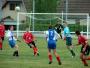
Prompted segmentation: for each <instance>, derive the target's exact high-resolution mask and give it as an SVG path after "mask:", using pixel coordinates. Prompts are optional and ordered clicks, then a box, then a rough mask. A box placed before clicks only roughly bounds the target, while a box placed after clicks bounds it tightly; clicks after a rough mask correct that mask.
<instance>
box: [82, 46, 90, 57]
mask: <svg viewBox="0 0 90 68" xmlns="http://www.w3.org/2000/svg"><path fill="white" fill-rule="evenodd" d="M83 48H84V46H82V47H81V53H83V54H84V55H89V52H90V46H89V45H88V46H87V47H86V50H85V51H84V52H83Z"/></svg>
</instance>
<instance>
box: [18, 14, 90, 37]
mask: <svg viewBox="0 0 90 68" xmlns="http://www.w3.org/2000/svg"><path fill="white" fill-rule="evenodd" d="M65 16H66V13H23V12H18V14H17V36H19V34H20V31H21V32H23V31H26V28H29V30H30V31H32V32H35V31H36V32H44V31H46V30H47V29H48V26H49V25H50V24H52V25H53V26H54V25H55V24H57V20H58V19H59V21H60V23H62V24H63V21H65ZM67 23H68V24H69V28H70V30H71V34H72V35H73V34H75V31H76V30H80V31H81V33H83V34H85V35H86V36H87V38H89V35H90V29H89V28H90V23H89V14H88V13H67Z"/></svg>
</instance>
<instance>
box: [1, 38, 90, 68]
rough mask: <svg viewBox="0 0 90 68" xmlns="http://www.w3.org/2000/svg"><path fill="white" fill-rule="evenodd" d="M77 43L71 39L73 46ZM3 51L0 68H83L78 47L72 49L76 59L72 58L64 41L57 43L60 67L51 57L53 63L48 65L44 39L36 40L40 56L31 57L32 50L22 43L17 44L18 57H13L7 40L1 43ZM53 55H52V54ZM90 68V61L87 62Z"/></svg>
mask: <svg viewBox="0 0 90 68" xmlns="http://www.w3.org/2000/svg"><path fill="white" fill-rule="evenodd" d="M76 42H77V40H76V39H73V44H75V43H76ZM3 44H4V45H3V50H2V51H0V68H85V66H83V64H82V62H81V61H80V59H79V54H80V46H78V47H76V46H75V47H74V51H75V53H76V57H74V58H72V57H71V54H70V52H69V51H68V50H67V48H66V45H65V41H63V40H58V41H57V53H58V54H59V55H60V57H61V62H62V65H58V63H57V61H56V58H55V56H54V55H53V63H52V64H50V65H49V64H48V62H49V61H48V55H47V43H46V40H45V39H44V38H37V41H36V45H37V46H38V48H39V53H40V56H36V57H35V56H33V50H32V49H30V48H29V47H28V46H27V45H26V44H25V43H24V42H23V41H22V42H21V43H20V42H17V44H18V45H19V57H13V56H12V54H13V51H14V49H12V48H10V46H9V45H8V42H7V40H6V39H5V41H4V43H3ZM52 54H53V53H52ZM88 64H89V66H88V67H86V68H90V61H88Z"/></svg>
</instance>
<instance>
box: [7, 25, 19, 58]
mask: <svg viewBox="0 0 90 68" xmlns="http://www.w3.org/2000/svg"><path fill="white" fill-rule="evenodd" d="M13 30H14V27H13V26H10V29H9V31H8V34H7V35H8V42H9V45H10V47H11V48H15V51H14V53H13V56H16V57H18V56H19V55H18V45H17V44H16V39H15V36H14V33H13Z"/></svg>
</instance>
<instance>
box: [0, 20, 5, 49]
mask: <svg viewBox="0 0 90 68" xmlns="http://www.w3.org/2000/svg"><path fill="white" fill-rule="evenodd" d="M4 36H5V26H4V23H3V21H1V22H0V50H2V45H3V40H4Z"/></svg>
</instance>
